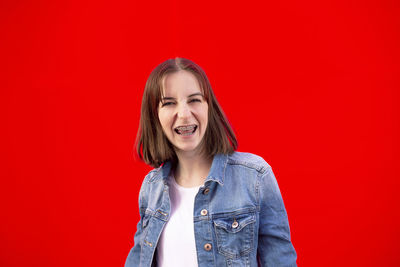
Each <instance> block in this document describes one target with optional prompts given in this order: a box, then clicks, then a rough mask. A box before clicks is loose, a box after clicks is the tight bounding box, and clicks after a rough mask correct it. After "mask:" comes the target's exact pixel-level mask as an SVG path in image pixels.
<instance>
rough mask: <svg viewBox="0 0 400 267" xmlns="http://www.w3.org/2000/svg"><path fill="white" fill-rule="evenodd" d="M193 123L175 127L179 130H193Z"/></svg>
mask: <svg viewBox="0 0 400 267" xmlns="http://www.w3.org/2000/svg"><path fill="white" fill-rule="evenodd" d="M194 127H196V126H194V125H191V126H181V127H177V128H176V129H177V130H179V131H193V130H194Z"/></svg>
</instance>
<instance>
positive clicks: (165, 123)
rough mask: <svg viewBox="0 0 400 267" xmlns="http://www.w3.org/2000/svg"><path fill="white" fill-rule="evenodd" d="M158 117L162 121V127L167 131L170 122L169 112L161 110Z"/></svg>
mask: <svg viewBox="0 0 400 267" xmlns="http://www.w3.org/2000/svg"><path fill="white" fill-rule="evenodd" d="M158 119H159V121H160V124H161V127H162V128H163V130H164V131H165V130H166V129H167V128H168V125H169V123H170V122H169V116H168V114H167V113H166V112H159V113H158Z"/></svg>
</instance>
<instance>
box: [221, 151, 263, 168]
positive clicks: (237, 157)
mask: <svg viewBox="0 0 400 267" xmlns="http://www.w3.org/2000/svg"><path fill="white" fill-rule="evenodd" d="M227 163H228V164H229V165H231V166H234V165H238V166H244V167H247V168H252V169H255V170H256V171H258V172H260V173H264V172H265V171H266V170H268V169H270V168H271V166H270V165H269V164H268V163H267V162H266V161H265V160H264V159H263V158H262V157H260V156H258V155H256V154H252V153H248V152H239V151H235V152H234V153H232V154H231V155H229V156H228V162H227Z"/></svg>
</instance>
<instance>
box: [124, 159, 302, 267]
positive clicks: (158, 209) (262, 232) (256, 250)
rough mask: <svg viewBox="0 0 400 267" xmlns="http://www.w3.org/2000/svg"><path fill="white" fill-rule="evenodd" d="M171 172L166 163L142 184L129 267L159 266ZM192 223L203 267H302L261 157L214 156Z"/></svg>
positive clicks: (273, 182)
mask: <svg viewBox="0 0 400 267" xmlns="http://www.w3.org/2000/svg"><path fill="white" fill-rule="evenodd" d="M170 170H171V164H170V163H168V162H167V163H165V164H164V165H163V166H162V167H160V168H157V169H154V170H152V171H150V172H149V174H148V175H147V176H146V178H145V179H144V181H143V184H142V188H141V190H140V193H139V211H140V218H141V219H140V221H139V223H138V225H137V232H136V234H135V237H134V242H135V245H134V247H133V248H132V249H131V251H130V253H129V255H128V257H127V259H126V263H125V267H133V266H135V267H137V266H140V267H145V266H146V267H147V266H157V263H156V262H155V258H156V257H155V250H156V248H157V242H158V239H159V237H160V234H161V232H162V230H163V227H164V225H165V223H166V222H167V221H168V218H169V213H170V200H169V193H168V192H169V189H168V185H167V177H168V175H169V172H170ZM207 188H208V190H206V189H207ZM204 209H205V210H207V213H205V212H204V211H203V212H201V211H202V210H204ZM202 214H203V215H202ZM193 219H194V220H193V221H194V233H195V240H196V250H197V260H198V264H199V267H206V266H207V267H208V266H216V267H220V266H251V267H253V266H272V267H277V266H297V265H296V258H297V255H296V251H295V249H294V247H293V245H292V243H291V241H290V230H289V223H288V218H287V214H286V210H285V206H284V204H283V200H282V197H281V193H280V191H279V187H278V184H277V181H276V179H275V176H274V174H273V172H272V169H271V167H270V166H269V165H268V163H266V162H265V161H264V160H263V159H262V158H261V157H259V156H256V155H253V154H249V153H241V152H234V153H233V154H232V155H222V154H221V155H215V156H214V159H213V163H212V166H211V169H210V173H209V175H208V176H207V178H206V180H205V183H204V186H202V187H200V189H199V192H198V193H197V195H196V197H195V203H194V218H193ZM206 244H208V245H206ZM210 245H211V246H210Z"/></svg>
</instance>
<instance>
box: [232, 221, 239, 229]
mask: <svg viewBox="0 0 400 267" xmlns="http://www.w3.org/2000/svg"><path fill="white" fill-rule="evenodd" d="M238 226H239V224H238V222H237V221H234V222H233V223H232V228H234V229H235V228H237V227H238Z"/></svg>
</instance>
